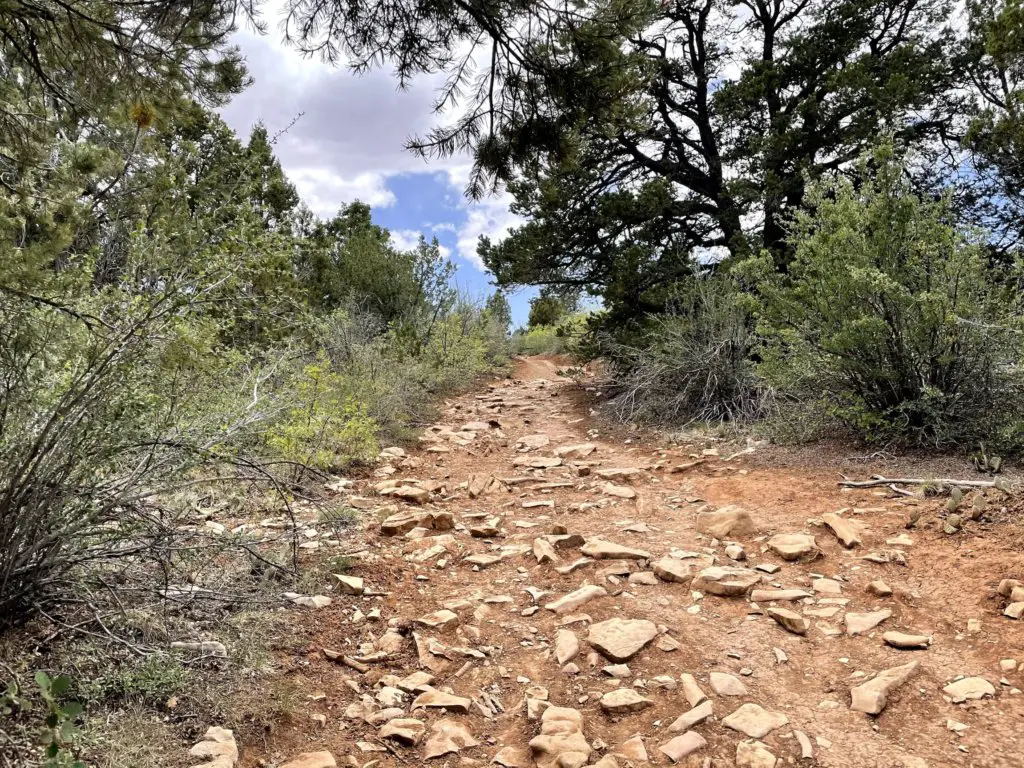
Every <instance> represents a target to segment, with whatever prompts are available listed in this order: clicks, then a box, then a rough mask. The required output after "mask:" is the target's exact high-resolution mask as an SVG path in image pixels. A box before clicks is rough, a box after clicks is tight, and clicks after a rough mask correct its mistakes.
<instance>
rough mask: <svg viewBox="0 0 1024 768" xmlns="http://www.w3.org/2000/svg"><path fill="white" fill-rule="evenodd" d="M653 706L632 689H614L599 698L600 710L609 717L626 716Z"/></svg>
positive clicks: (648, 700) (651, 702)
mask: <svg viewBox="0 0 1024 768" xmlns="http://www.w3.org/2000/svg"><path fill="white" fill-rule="evenodd" d="M652 704H654V702H653V701H651V700H650V699H647V698H644V697H643V696H641V695H640V694H639V693H637V692H636V691H634V690H633V689H632V688H616V689H615V690H614V691H608V693H606V694H605V695H604V696H602V697H601V709H603V710H604V711H605V712H607V713H608V714H609V715H627V714H630V713H632V712H639V711H641V710H643V709H647V707H649V706H651V705H652Z"/></svg>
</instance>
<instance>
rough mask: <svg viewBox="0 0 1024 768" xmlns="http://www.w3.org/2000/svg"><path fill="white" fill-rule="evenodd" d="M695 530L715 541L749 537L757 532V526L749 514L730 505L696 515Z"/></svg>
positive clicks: (740, 508)
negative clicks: (711, 537)
mask: <svg viewBox="0 0 1024 768" xmlns="http://www.w3.org/2000/svg"><path fill="white" fill-rule="evenodd" d="M697 530H698V531H699V532H700V533H703V534H706V535H708V536H713V537H715V538H716V539H725V538H729V537H730V536H732V537H741V536H750V535H752V534H754V533H756V532H757V526H756V525H754V521H753V520H752V519H751V517H750V513H749V512H747V510H745V509H743V508H742V507H737V506H735V505H733V504H730V505H729V506H727V507H722V508H721V509H706V510H704V511H702V512H700V513H699V514H698V515H697Z"/></svg>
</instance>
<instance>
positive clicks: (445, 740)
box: [423, 718, 480, 760]
mask: <svg viewBox="0 0 1024 768" xmlns="http://www.w3.org/2000/svg"><path fill="white" fill-rule="evenodd" d="M479 744H480V742H479V741H477V740H476V739H475V738H473V734H472V733H470V732H469V729H468V728H467V727H466V726H464V725H463V724H462V723H459V722H458V721H456V720H452V719H450V718H444V719H443V720H438V721H437V722H436V723H434V724H433V725H432V726H430V736H429V737H427V743H426V744H424V747H423V757H424V759H425V760H430V759H432V758H435V757H442V756H444V755H449V754H452V753H453V752H454V753H456V754H457V753H458V752H459V751H460V750H462V749H465V748H467V747H476V746H479Z"/></svg>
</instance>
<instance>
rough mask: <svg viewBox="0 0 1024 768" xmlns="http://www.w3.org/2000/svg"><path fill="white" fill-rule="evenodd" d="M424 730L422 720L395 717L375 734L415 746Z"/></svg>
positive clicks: (424, 725)
mask: <svg viewBox="0 0 1024 768" xmlns="http://www.w3.org/2000/svg"><path fill="white" fill-rule="evenodd" d="M426 732H427V726H426V724H425V723H424V722H423V721H422V720H417V719H415V718H412V717H396V718H395V719H394V720H389V721H388V722H386V723H384V725H382V726H381V727H380V729H379V730H378V731H377V736H378V737H380V738H381V739H391V740H392V741H397V742H398V743H399V744H404V745H405V746H407V747H415V746H416V745H417V744H419V743H420V741H421V740H422V739H423V734H424V733H426ZM332 765H333V763H332Z"/></svg>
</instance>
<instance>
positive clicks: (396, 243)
mask: <svg viewBox="0 0 1024 768" xmlns="http://www.w3.org/2000/svg"><path fill="white" fill-rule="evenodd" d="M420 235H423V237H424V239H425V240H426V241H427V242H428V243H429V242H430V241H431V239H432V238H429V237H427V235H426V233H424V232H417V231H416V230H415V229H393V230H391V245H392V246H393V247H395V248H397V249H398V250H400V251H411V250H412V249H413V248H415V247H416V246H417V245H419V243H420ZM437 250H438V253H440V254H441V255H442V256H443V257H444V258H446V259H450V258H451V256H452V249H451V248H449V247H448V246H447V245H441V244H440V243H438V245H437Z"/></svg>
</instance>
